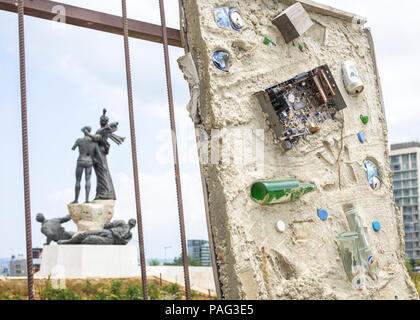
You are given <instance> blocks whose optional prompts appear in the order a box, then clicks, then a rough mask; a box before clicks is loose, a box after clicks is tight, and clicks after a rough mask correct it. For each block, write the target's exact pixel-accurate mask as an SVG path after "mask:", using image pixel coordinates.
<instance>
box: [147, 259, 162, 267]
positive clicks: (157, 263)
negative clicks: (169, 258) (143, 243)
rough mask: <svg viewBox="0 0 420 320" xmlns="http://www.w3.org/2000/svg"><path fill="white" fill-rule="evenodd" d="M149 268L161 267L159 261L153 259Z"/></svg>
mask: <svg viewBox="0 0 420 320" xmlns="http://www.w3.org/2000/svg"><path fill="white" fill-rule="evenodd" d="M149 266H160V262H159V261H158V260H156V259H152V260H151V261H150V262H149Z"/></svg>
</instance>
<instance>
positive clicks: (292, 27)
mask: <svg viewBox="0 0 420 320" xmlns="http://www.w3.org/2000/svg"><path fill="white" fill-rule="evenodd" d="M272 22H273V24H274V25H275V26H276V27H277V28H278V29H279V30H280V32H281V34H282V35H283V37H284V40H286V43H289V42H290V41H292V40H294V39H296V38H299V37H300V36H301V35H302V34H304V33H305V32H306V31H307V30H308V29H309V28H310V27H311V26H312V25H313V22H312V20H311V18H310V17H309V15H308V13H307V12H306V11H305V9H304V8H303V6H302V4H301V3H300V2H297V3H296V4H294V5H293V6H290V7H289V8H287V9H286V10H284V11H283V12H282V13H280V14H279V15H278V16H277V17H275V18H274V19H273V21H272Z"/></svg>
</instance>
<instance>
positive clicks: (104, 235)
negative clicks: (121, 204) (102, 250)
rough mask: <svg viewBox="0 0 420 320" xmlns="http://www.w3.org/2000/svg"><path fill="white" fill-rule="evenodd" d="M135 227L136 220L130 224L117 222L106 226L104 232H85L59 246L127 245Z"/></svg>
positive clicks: (63, 241) (61, 242)
mask: <svg viewBox="0 0 420 320" xmlns="http://www.w3.org/2000/svg"><path fill="white" fill-rule="evenodd" d="M135 225H136V220H135V219H130V220H129V221H128V223H125V222H124V221H122V220H116V221H114V222H111V223H108V224H106V225H105V226H104V230H94V231H85V232H83V233H79V234H77V235H76V236H74V237H73V238H72V239H69V240H62V241H59V242H58V244H91V245H126V244H127V243H128V242H129V241H130V240H131V238H132V237H133V235H132V233H131V229H132V228H134V226H135Z"/></svg>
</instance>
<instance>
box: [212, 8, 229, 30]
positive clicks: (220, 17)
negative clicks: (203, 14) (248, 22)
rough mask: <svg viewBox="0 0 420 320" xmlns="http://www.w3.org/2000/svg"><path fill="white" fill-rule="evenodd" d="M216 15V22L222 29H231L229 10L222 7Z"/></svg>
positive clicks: (217, 9)
mask: <svg viewBox="0 0 420 320" xmlns="http://www.w3.org/2000/svg"><path fill="white" fill-rule="evenodd" d="M214 15H215V16H216V22H217V24H218V25H219V26H221V27H222V28H230V17H229V8H228V7H222V8H216V9H215V10H214Z"/></svg>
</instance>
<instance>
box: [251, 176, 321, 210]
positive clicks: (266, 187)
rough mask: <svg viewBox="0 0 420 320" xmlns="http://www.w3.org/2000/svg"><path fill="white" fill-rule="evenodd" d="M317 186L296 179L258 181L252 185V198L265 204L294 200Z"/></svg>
mask: <svg viewBox="0 0 420 320" xmlns="http://www.w3.org/2000/svg"><path fill="white" fill-rule="evenodd" d="M315 188H316V186H315V185H313V184H310V183H302V182H300V181H298V180H295V179H289V180H273V181H268V180H265V181H257V182H256V183H255V184H254V185H253V186H252V187H251V198H252V199H253V200H254V201H255V202H257V203H259V204H261V205H263V206H266V205H269V204H276V203H285V202H293V201H296V200H298V199H300V198H301V197H302V196H303V195H304V194H306V193H308V192H311V191H313V190H315Z"/></svg>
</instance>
